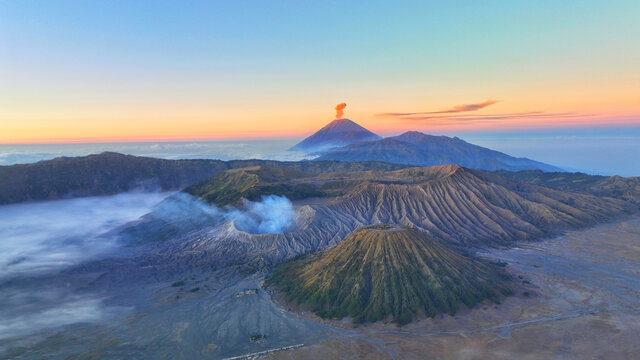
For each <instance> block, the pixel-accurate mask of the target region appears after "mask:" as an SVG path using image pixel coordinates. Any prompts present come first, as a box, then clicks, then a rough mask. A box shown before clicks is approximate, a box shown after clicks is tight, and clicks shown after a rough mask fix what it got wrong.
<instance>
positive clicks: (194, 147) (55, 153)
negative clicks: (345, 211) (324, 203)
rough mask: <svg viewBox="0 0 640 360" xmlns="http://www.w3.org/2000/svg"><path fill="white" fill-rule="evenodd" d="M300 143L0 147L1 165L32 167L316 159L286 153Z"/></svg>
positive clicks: (209, 142) (264, 141) (205, 142)
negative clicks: (105, 159) (146, 160)
mask: <svg viewBox="0 0 640 360" xmlns="http://www.w3.org/2000/svg"><path fill="white" fill-rule="evenodd" d="M298 141H299V140H291V139H278V140H247V141H193V142H138V143H134V142H131V143H90V144H11V145H9V144H5V145H0V165H12V164H25V163H33V162H37V161H40V160H49V159H53V158H55V157H59V156H83V155H89V154H98V153H101V152H104V151H115V152H119V153H123V154H130V155H137V156H149V157H156V158H162V159H219V160H236V159H268V160H281V161H299V160H305V159H313V158H314V157H315V156H312V155H307V154H305V153H301V152H296V151H288V150H287V149H289V148H290V147H291V146H293V145H295V144H296V143H297V142H298Z"/></svg>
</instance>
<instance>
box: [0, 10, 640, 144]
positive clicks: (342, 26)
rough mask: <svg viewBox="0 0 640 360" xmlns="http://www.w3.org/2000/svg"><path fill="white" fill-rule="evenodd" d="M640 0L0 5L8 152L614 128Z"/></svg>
mask: <svg viewBox="0 0 640 360" xmlns="http://www.w3.org/2000/svg"><path fill="white" fill-rule="evenodd" d="M638 14H640V2H639V1H637V0H632V1H624V0H622V1H614V2H612V1H593V0H582V1H539V0H538V1H481V2H479V1H447V2H444V1H439V2H436V1H422V2H416V1H407V2H404V1H394V2H388V1H384V2H382V1H380V2H378V1H342V2H337V1H322V2H312V1H191V2H183V1H108V2H107V1H103V2H100V1H55V0H52V1H28V0H27V1H4V0H0V24H2V25H1V26H0V143H4V144H10V143H46V142H113V141H116V142H117V141H160V140H165V141H180V140H198V139H203V140H204V139H212V140H234V139H249V138H251V139H255V138H259V139H262V138H295V137H302V136H303V135H308V134H309V133H310V132H313V131H315V130H317V129H318V128H320V127H322V126H323V125H324V124H326V123H327V122H328V121H330V120H332V119H333V118H334V116H335V112H334V106H335V105H336V104H338V103H340V102H346V103H347V107H346V108H345V109H344V113H345V115H344V116H345V117H348V118H350V119H352V120H355V121H356V122H358V123H360V124H361V125H363V126H365V127H367V128H369V129H371V130H373V131H376V132H378V133H381V134H394V133H399V132H402V131H405V130H420V131H424V132H428V133H434V134H468V136H471V137H473V136H485V135H486V134H501V135H499V136H500V137H504V136H506V135H504V134H506V133H508V134H516V136H521V135H522V134H527V133H529V132H540V131H544V132H546V133H547V134H548V136H550V137H554V136H560V135H558V134H561V135H562V136H564V134H569V136H573V135H571V134H572V132H576V133H580V132H583V131H590V132H592V133H596V134H597V133H599V132H600V131H603V132H611V131H613V132H616V133H622V134H624V135H625V136H627V137H629V136H635V137H639V138H640V66H638V64H640V46H637V45H636V44H640V21H638Z"/></svg>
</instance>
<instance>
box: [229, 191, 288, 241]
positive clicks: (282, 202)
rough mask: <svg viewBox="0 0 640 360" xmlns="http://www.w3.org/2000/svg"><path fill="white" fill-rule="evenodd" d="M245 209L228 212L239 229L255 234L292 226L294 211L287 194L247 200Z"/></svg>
mask: <svg viewBox="0 0 640 360" xmlns="http://www.w3.org/2000/svg"><path fill="white" fill-rule="evenodd" d="M244 205H245V208H246V210H245V211H239V210H234V211H231V212H229V213H227V214H226V217H227V218H228V219H231V220H233V221H234V222H235V224H236V227H237V228H238V229H239V230H242V231H246V232H249V233H254V234H268V233H280V232H285V231H287V230H288V229H290V228H291V225H292V224H293V220H294V215H295V213H294V211H293V205H292V204H291V201H289V199H287V197H286V196H276V195H269V196H263V197H262V200H261V201H259V202H252V201H247V200H245V203H244Z"/></svg>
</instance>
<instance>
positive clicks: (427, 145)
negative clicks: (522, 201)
mask: <svg viewBox="0 0 640 360" xmlns="http://www.w3.org/2000/svg"><path fill="white" fill-rule="evenodd" d="M317 160H340V161H362V160H376V161H385V162H389V163H395V164H407V165H415V166H433V165H445V164H457V165H461V166H465V167H469V168H473V169H482V170H499V169H506V170H511V171H518V170H528V169H539V170H543V171H561V169H559V168H557V167H555V166H551V165H548V164H544V163H541V162H538V161H534V160H531V159H527V158H516V157H513V156H509V155H507V154H504V153H501V152H499V151H495V150H491V149H487V148H484V147H482V146H478V145H474V144H470V143H468V142H466V141H464V140H462V139H459V138H457V137H454V138H450V137H448V136H433V135H427V134H423V133H421V132H418V131H409V132H406V133H404V134H402V135H398V136H393V137H388V138H384V139H382V140H377V141H367V142H359V143H354V144H351V145H348V146H344V147H341V148H337V149H332V150H330V151H328V152H327V153H325V154H323V155H322V156H320V157H319V158H318V159H317Z"/></svg>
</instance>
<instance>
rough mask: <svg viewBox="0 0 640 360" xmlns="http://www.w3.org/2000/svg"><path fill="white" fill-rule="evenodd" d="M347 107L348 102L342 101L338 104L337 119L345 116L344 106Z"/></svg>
mask: <svg viewBox="0 0 640 360" xmlns="http://www.w3.org/2000/svg"><path fill="white" fill-rule="evenodd" d="M346 107H347V103H345V102H341V103H340V104H338V105H336V107H335V109H336V119H342V117H343V116H344V108H346Z"/></svg>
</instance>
